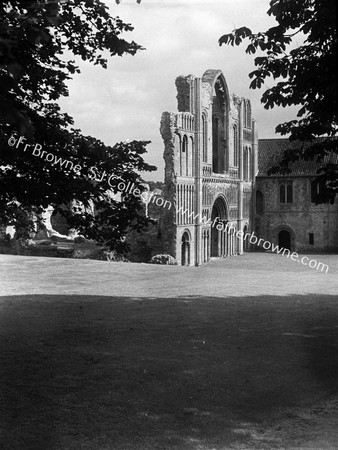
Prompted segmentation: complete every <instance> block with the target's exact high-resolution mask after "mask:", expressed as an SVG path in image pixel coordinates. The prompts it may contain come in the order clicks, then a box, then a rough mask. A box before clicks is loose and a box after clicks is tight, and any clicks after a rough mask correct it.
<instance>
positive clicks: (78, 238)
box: [74, 236, 86, 244]
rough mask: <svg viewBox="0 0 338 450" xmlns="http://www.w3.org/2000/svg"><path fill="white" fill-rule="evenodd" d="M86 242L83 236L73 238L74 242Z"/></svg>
mask: <svg viewBox="0 0 338 450" xmlns="http://www.w3.org/2000/svg"><path fill="white" fill-rule="evenodd" d="M85 242H86V238H84V237H83V236H76V237H75V238H74V244H84V243H85Z"/></svg>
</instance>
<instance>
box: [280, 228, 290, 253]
mask: <svg viewBox="0 0 338 450" xmlns="http://www.w3.org/2000/svg"><path fill="white" fill-rule="evenodd" d="M278 246H279V248H282V247H283V248H286V249H287V250H290V251H291V233H290V231H287V230H282V231H280V232H279V234H278Z"/></svg>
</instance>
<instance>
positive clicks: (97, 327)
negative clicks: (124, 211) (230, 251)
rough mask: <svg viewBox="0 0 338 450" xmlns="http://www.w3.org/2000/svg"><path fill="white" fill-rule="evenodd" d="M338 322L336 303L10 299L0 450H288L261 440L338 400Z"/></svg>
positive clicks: (324, 299) (2, 341)
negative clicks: (285, 422)
mask: <svg viewBox="0 0 338 450" xmlns="http://www.w3.org/2000/svg"><path fill="white" fill-rule="evenodd" d="M337 318H338V304H337V301H336V298H335V297H334V296H327V295H323V296H319V295H314V296H309V295H307V296H287V297H285V296H279V297H272V296H260V297H242V298H216V297H212V298H211V297H210V298H201V297H181V298H174V299H161V298H156V299H144V298H130V297H129V298H124V297H101V296H55V295H34V296H29V295H27V296H12V297H0V355H1V356H0V386H1V387H0V390H1V393H0V395H1V397H0V414H1V417H0V419H1V422H0V429H1V434H0V443H1V448H2V449H6V450H7V449H11V450H16V449H20V450H21V449H25V450H26V449H32V450H33V449H34V450H38V449H50V450H53V449H62V450H64V449H74V450H75V449H76V450H77V449H79V448H81V449H97V450H104V449H109V450H112V449H118V450H122V449H131V450H134V449H135V450H145V449H147V450H148V449H149V450H150V449H151V450H152V449H177V450H185V449H211V448H213V449H221V448H222V449H224V448H233V447H232V446H234V445H243V446H247V447H245V448H280V447H278V445H280V443H278V441H277V440H276V442H274V441H271V439H270V440H269V441H268V442H266V443H265V444H264V439H263V440H262V439H260V440H259V441H257V442H256V441H255V436H256V435H257V433H258V432H259V431H258V430H261V432H262V433H263V431H264V428H265V427H270V426H274V425H275V424H276V423H278V421H280V420H281V419H283V417H286V416H285V415H286V414H287V413H288V412H289V411H290V409H292V408H300V407H304V408H309V407H310V408H311V407H312V406H314V405H316V404H317V403H318V402H320V401H321V400H323V399H327V398H329V397H330V396H333V395H335V394H336V393H337V391H338V364H337V356H336V354H337V344H338V342H337V341H338V321H337ZM262 430H263V431H262ZM264 445H266V447H264Z"/></svg>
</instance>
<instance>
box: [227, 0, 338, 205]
mask: <svg viewBox="0 0 338 450" xmlns="http://www.w3.org/2000/svg"><path fill="white" fill-rule="evenodd" d="M268 14H269V15H270V16H273V17H274V18H275V19H276V22H277V24H276V26H274V27H271V28H270V29H268V30H267V31H264V32H258V33H254V32H252V31H251V30H250V29H249V28H247V27H241V28H238V29H236V30H234V31H233V32H232V33H229V34H225V35H224V36H222V37H221V38H220V40H219V44H220V45H223V44H230V45H240V44H241V43H242V42H243V41H244V40H247V41H248V45H247V47H246V53H248V54H257V55H258V56H256V57H255V60H254V62H255V66H256V69H255V70H254V71H253V72H251V73H250V74H249V77H250V78H251V80H252V81H251V84H250V88H252V89H256V88H261V87H262V86H263V85H264V83H265V82H266V81H267V80H268V79H269V80H270V79H271V78H273V79H274V80H276V83H275V85H274V86H272V87H270V88H268V89H267V90H266V91H265V92H264V93H263V95H262V98H261V101H262V103H263V105H264V107H265V108H266V109H269V108H274V107H275V106H282V107H286V106H292V105H295V106H299V107H300V109H299V110H298V114H297V118H296V119H294V120H291V121H288V122H285V123H282V124H280V125H278V126H277V128H276V132H277V133H280V134H282V135H289V139H290V140H291V141H299V142H300V146H299V150H298V151H296V152H295V151H287V152H286V153H285V155H284V158H283V160H282V162H281V164H280V165H279V166H278V167H274V168H273V170H272V171H271V173H276V172H277V171H279V172H282V173H289V172H290V168H289V165H290V163H292V162H293V161H295V160H297V159H299V158H304V159H306V160H309V159H317V160H318V161H319V162H321V163H322V164H321V168H320V170H319V175H320V176H321V178H322V179H325V180H326V187H327V188H326V191H325V194H324V195H323V196H322V198H321V201H324V202H327V201H330V202H331V203H332V202H333V201H334V198H335V195H336V193H337V190H338V169H337V154H338V151H337V142H336V139H335V137H336V135H337V32H336V2H335V0H292V1H290V0H272V1H271V2H270V8H269V10H268ZM295 36H297V38H298V39H300V40H302V44H301V45H299V46H295V45H294V38H295ZM319 136H321V137H323V136H324V137H327V139H321V140H318V139H317V138H318V137H319Z"/></svg>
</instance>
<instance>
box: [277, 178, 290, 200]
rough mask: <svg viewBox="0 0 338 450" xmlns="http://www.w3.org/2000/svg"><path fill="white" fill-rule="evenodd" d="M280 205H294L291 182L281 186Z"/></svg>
mask: <svg viewBox="0 0 338 450" xmlns="http://www.w3.org/2000/svg"><path fill="white" fill-rule="evenodd" d="M279 203H293V188H292V183H290V182H289V183H286V184H281V185H280V186H279Z"/></svg>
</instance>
